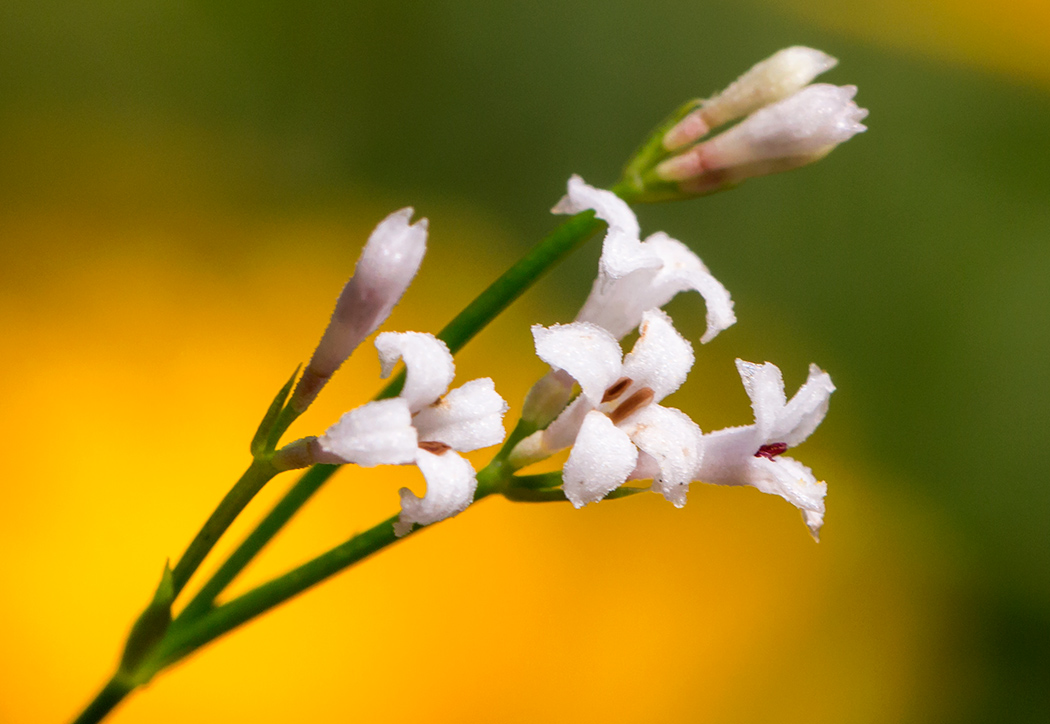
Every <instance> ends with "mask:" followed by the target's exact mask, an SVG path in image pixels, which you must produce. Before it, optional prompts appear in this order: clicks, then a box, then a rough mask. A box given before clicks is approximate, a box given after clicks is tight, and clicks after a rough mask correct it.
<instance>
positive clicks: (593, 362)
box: [532, 322, 623, 404]
mask: <svg viewBox="0 0 1050 724" xmlns="http://www.w3.org/2000/svg"><path fill="white" fill-rule="evenodd" d="M532 337H533V339H534V340H535V342H536V354H537V355H538V356H539V358H540V359H542V360H543V361H544V362H546V363H547V364H549V365H550V366H551V367H554V368H555V369H559V370H564V371H565V372H566V373H568V374H569V375H571V376H572V378H573V379H574V380H576V381H577V382H578V383H580V387H581V388H582V389H583V394H584V396H585V397H587V398H588V399H589V400H591V401H592V402H594V404H598V402H600V401H601V399H602V395H604V394H605V390H606V389H608V387H609V386H610V385H611V384H613V383H614V382H616V380H618V379H619V378H620V369H621V367H622V364H621V357H622V355H623V352H622V351H621V350H620V345H619V344H618V343H617V342H616V340H615V339H614V338H613V336H612V335H611V334H609V333H608V332H607V331H605V330H604V329H602V328H601V327H599V326H597V325H594V324H587V323H586V322H573V323H572V324H555V325H554V326H552V327H541V326H540V325H538V324H537V325H534V326H533V328H532Z"/></svg>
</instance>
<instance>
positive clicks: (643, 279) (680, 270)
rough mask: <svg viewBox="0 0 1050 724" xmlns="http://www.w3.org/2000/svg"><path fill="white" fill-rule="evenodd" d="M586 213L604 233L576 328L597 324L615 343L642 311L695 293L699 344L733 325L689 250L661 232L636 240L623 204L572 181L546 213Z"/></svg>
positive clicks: (725, 299) (633, 220)
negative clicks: (703, 324)
mask: <svg viewBox="0 0 1050 724" xmlns="http://www.w3.org/2000/svg"><path fill="white" fill-rule="evenodd" d="M588 209H593V210H594V211H595V214H596V216H597V217H598V218H599V219H602V220H603V221H605V222H606V223H607V224H608V225H609V230H608V232H607V233H606V235H605V240H604V241H603V242H602V255H601V259H600V260H599V262H598V277H597V279H595V281H594V284H593V285H592V287H591V293H590V295H589V296H588V297H587V301H585V302H584V304H583V308H582V309H580V313H579V314H578V315H577V316H576V321H577V322H590V323H592V324H597V325H598V326H599V327H602V328H604V329H606V330H608V331H609V332H610V333H611V334H612V335H613V336H614V337H616V338H617V339H620V338H622V337H623V336H624V335H626V334H628V333H629V332H631V331H632V330H633V329H634V328H635V327H637V326H638V324H639V322H641V320H642V314H643V313H644V312H645V311H647V310H649V309H654V308H656V307H662V306H663V305H665V304H667V303H668V302H669V301H671V300H672V299H673V298H674V297H675V295H677V294H678V293H679V292H685V291H696V292H699V293H700V296H702V297H703V298H704V302H705V303H706V305H707V331H706V332H705V333H704V336H703V337H701V339H700V341H701V342H709V341H710V340H711V339H713V338H714V337H715V335H717V334H718V333H719V332H721V331H722V330H724V329H726V328H727V327H729V326H731V325H732V324H733V323H734V322H736V316H734V314H733V301H732V299H730V297H729V292H728V291H726V288H725V287H724V286H722V283H721V282H719V281H718V280H717V279H715V277H714V276H713V275H712V274H711V272H710V271H708V269H707V267H706V266H704V263H703V262H702V261H700V257H698V256H697V255H696V254H695V253H694V252H693V251H692V250H691V249H689V247H687V246H686V245H685V244H683V243H682V242H680V241H677V240H676V239H672V238H671V237H669V236H668V235H667V234H665V233H663V232H662V231H660V232H657V233H655V234H653V235H651V236H649V237H648V238H646V239H645V240H644V241H643V240H641V239H640V234H641V230H640V229H639V226H638V219H637V217H636V216H635V215H634V211H632V210H631V207H630V206H628V205H627V203H626V202H625V201H624V200H623V199H621V198H620V197H619V196H617V195H616V194H614V193H613V192H612V191H606V190H604V189H598V188H595V187H593V186H589V185H588V184H586V183H585V182H584V180H583V179H582V178H580V177H579V176H573V177H572V178H570V179H569V184H568V194H567V195H566V196H565V197H564V198H562V200H561V201H559V202H558V204H557V206H555V207H554V209H553V210H552V211H553V212H554V213H556V214H576V213H579V212H581V211H586V210H588Z"/></svg>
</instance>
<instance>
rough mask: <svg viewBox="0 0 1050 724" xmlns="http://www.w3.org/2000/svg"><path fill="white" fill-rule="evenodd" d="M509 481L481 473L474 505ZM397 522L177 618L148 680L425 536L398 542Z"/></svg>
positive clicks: (494, 471) (491, 471) (489, 471)
mask: <svg viewBox="0 0 1050 724" xmlns="http://www.w3.org/2000/svg"><path fill="white" fill-rule="evenodd" d="M509 475H510V472H509V470H505V469H504V468H503V466H502V465H500V464H496V465H490V466H488V467H486V468H484V469H483V470H482V471H481V472H479V473H478V492H477V494H475V496H474V500H475V501H478V500H480V499H482V498H485V497H488V496H489V495H492V494H493V493H497V492H501V490H502V488H503V486H504V484H505V483H506V478H507V477H509ZM304 477H305V476H304ZM396 521H397V516H396V515H395V516H393V517H391V518H387V519H386V520H384V521H383V522H382V523H379V524H378V525H376V526H374V527H372V528H369V529H368V530H366V531H364V532H363V533H358V534H357V535H355V536H354V537H353V538H351V539H350V540H348V541H346V542H345V543H342V544H340V545H338V546H336V547H335V548H332V549H331V550H329V551H328V552H327V553H322V554H321V555H320V556H318V557H317V558H314V559H313V560H310V561H308V562H306V563H304V564H303V565H301V566H299V567H298V568H295V569H293V570H291V571H289V572H288V573H285V574H284V575H283V576H280V577H278V578H275V579H273V580H272V581H269V582H267V583H264V584H262V585H261V586H258V587H257V588H253V589H252V590H250V591H248V592H247V593H245V594H242V595H241V596H238V597H237V598H235V599H233V600H231V601H228V602H227V603H224V604H222V605H220V606H217V607H215V608H213V609H211V610H210V611H209V612H207V613H205V614H203V615H202V616H200V617H198V618H196V619H190V620H184V619H183V618H182V617H180V619H179V620H178V621H176V622H175V623H173V624H172V627H171V629H170V630H169V632H168V635H167V636H166V637H165V638H164V640H163V641H162V642H161V644H160V646H158V648H157V651H156V653H155V655H154V656H153V657H151V659H150V660H149V661H147V662H145V664H144V668H145V669H146V672H147V674H146V675H147V676H152V675H153V674H155V673H157V672H159V671H160V670H162V669H164V668H167V667H168V666H171V665H172V664H174V663H176V662H178V661H180V660H181V659H183V658H185V657H186V656H188V655H189V654H191V653H193V652H194V651H196V650H197V649H199V648H200V647H202V646H204V645H205V644H208V643H209V642H211V641H213V640H215V639H217V638H218V637H220V636H222V635H223V634H226V633H228V632H229V631H232V630H233V629H235V628H237V627H238V626H240V625H241V624H244V623H247V622H248V621H250V620H252V619H253V618H256V617H257V616H261V615H262V614H264V613H266V612H267V611H269V610H270V609H272V608H274V607H276V606H279V605H280V604H282V603H284V602H285V601H288V600H289V599H291V598H294V597H295V596H297V595H299V594H300V593H302V592H303V591H305V590H307V589H308V588H311V587H313V586H316V585H317V584H319V583H321V582H322V581H324V580H325V579H327V578H330V577H331V576H334V575H335V574H336V573H339V572H340V571H342V570H344V569H346V568H348V567H350V566H352V565H353V564H355V563H357V562H359V561H361V560H363V559H364V558H367V557H368V556H370V555H372V554H373V553H377V552H378V551H381V550H383V549H384V548H386V547H387V546H390V545H392V544H393V543H396V542H397V541H399V540H404V539H405V538H407V537H408V536H409V535H413V534H414V533H416V532H418V531H420V530H423V529H422V528H419V527H416V528H414V529H413V531H412V532H410V533H408V534H406V535H404V536H401V538H398V537H397V536H395V535H394V523H395V522H396Z"/></svg>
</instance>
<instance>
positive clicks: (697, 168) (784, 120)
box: [656, 83, 868, 193]
mask: <svg viewBox="0 0 1050 724" xmlns="http://www.w3.org/2000/svg"><path fill="white" fill-rule="evenodd" d="M856 93H857V87H856V86H851V85H850V86H834V85H828V84H826V83H818V84H815V85H811V86H808V87H806V88H804V89H803V90H801V91H799V92H798V93H796V94H795V95H793V96H791V97H790V98H787V99H786V100H783V101H780V102H779V103H775V104H774V105H771V106H767V107H765V108H762V109H760V110H758V111H756V112H755V113H753V114H752V115H751V116H750V117H748V118H747V119H746V120H744V121H742V122H741V123H740V124H738V125H736V126H734V127H733V128H730V129H729V130H728V131H726V132H725V133H722V134H719V135H718V136H715V137H714V138H712V139H711V140H709V141H705V142H703V143H701V144H699V145H697V146H694V147H693V148H691V149H690V150H688V151H686V152H685V153H682V154H679V155H678V156H675V157H674V158H671V159H668V160H667V161H664V162H663V163H661V164H660V165H659V166H658V167H657V169H656V173H657V175H658V176H659V177H660V178H661V179H663V180H665V181H679V182H682V183H681V187H682V189H683V190H684V191H687V192H691V193H705V192H707V191H711V190H714V189H715V188H720V187H722V186H726V185H730V184H734V183H738V182H739V181H742V180H743V179H745V178H751V177H753V176H762V175H765V174H769V173H774V172H778V171H785V170H788V169H791V168H797V167H799V166H804V165H806V164H808V163H812V162H814V161H817V160H819V159H821V158H823V157H824V156H826V155H827V154H828V153H830V152H831V150H832V149H834V148H835V146H837V145H838V144H840V143H842V142H843V141H846V140H849V139H850V138H851V137H853V136H854V135H855V134H857V133H860V132H862V131H865V130H867V128H866V127H865V126H864V125H863V124H862V123H861V120H863V119H864V118H865V117H866V116H867V115H868V111H867V110H866V109H863V108H858V107H857V104H856V103H854V102H853V100H852V99H853V96H854V95H855V94H856Z"/></svg>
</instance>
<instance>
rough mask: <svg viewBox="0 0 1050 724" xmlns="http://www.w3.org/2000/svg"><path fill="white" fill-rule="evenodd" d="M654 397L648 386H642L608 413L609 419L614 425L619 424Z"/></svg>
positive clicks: (654, 394)
mask: <svg viewBox="0 0 1050 724" xmlns="http://www.w3.org/2000/svg"><path fill="white" fill-rule="evenodd" d="M654 397H656V393H655V392H653V391H652V389H651V388H649V387H643V388H642V389H640V390H638V391H637V392H635V393H634V394H633V395H631V396H630V397H628V398H627V399H626V400H624V401H623V402H622V403H621V404H620V406H619V407H617V408H616V409H615V410H613V411H612V412H610V413H609V419H610V420H612V423H613V424H614V425H619V424H620V423H621V422H623V421H624V420H626V419H627V418H628V417H630V416H631V415H633V414H634V413H636V412H638V410H640V409H642V408H643V407H645V406H646V405H648V404H649V403H650V402H652V401H653V398H654Z"/></svg>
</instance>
